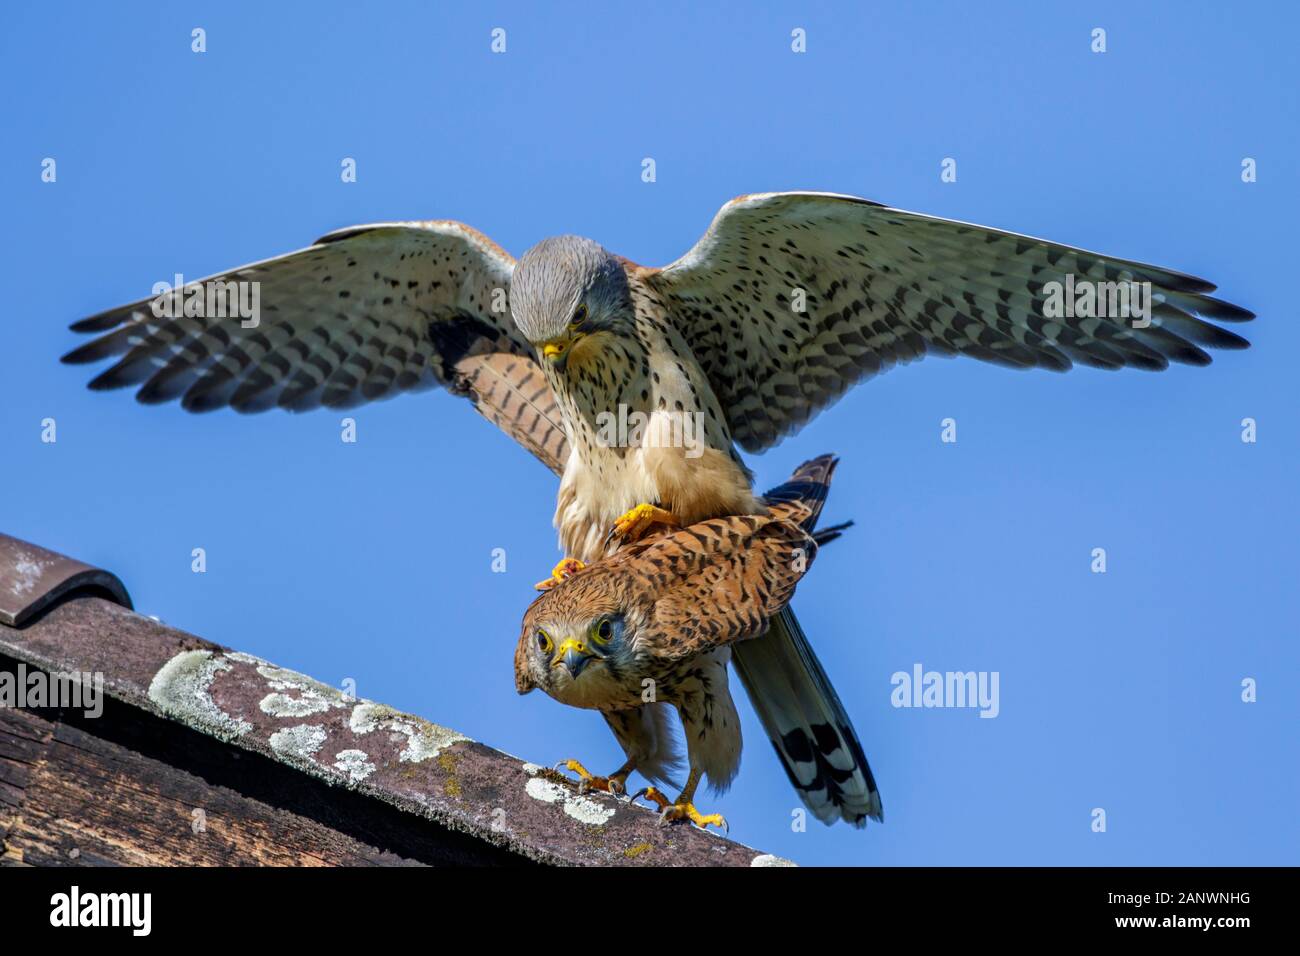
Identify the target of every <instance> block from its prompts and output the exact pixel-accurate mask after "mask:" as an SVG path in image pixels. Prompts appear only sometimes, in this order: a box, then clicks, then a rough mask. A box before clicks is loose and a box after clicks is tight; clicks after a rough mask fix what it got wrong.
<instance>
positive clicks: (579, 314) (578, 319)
mask: <svg viewBox="0 0 1300 956" xmlns="http://www.w3.org/2000/svg"><path fill="white" fill-rule="evenodd" d="M586 321H587V303H585V302H584V303H582V304H581V305H579V306H578V308H577V309H575V310H574V313H573V318H572V319H571V320H570V321H569V328H571V329H576V328H577V327H578V326H580V325H582V323H583V322H586Z"/></svg>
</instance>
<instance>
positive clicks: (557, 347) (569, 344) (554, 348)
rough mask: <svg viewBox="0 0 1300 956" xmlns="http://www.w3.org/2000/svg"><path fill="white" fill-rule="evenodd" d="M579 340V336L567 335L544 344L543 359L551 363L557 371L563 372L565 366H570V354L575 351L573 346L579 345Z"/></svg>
mask: <svg viewBox="0 0 1300 956" xmlns="http://www.w3.org/2000/svg"><path fill="white" fill-rule="evenodd" d="M578 338H579V336H577V335H566V336H564V337H562V338H558V339H552V340H551V341H549V342H546V343H544V344H543V345H542V358H543V359H545V360H546V361H548V362H550V363H551V365H552V367H554V368H555V369H556V371H559V372H563V371H564V369H565V366H567V365H568V364H569V354H570V353H571V352H572V351H573V346H574V345H575V344H576V343H577V341H578Z"/></svg>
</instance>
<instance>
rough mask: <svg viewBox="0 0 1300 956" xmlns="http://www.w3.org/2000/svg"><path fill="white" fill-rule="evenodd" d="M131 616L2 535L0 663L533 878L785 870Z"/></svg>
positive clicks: (66, 562) (109, 594)
mask: <svg viewBox="0 0 1300 956" xmlns="http://www.w3.org/2000/svg"><path fill="white" fill-rule="evenodd" d="M33 555H36V556H37V557H38V560H36V561H32V560H31V558H32V556H33ZM6 589H8V591H6ZM6 593H8V595H9V596H8V597H7V598H6ZM129 600H130V599H129V597H127V594H126V589H125V588H124V587H122V585H121V582H119V581H118V580H117V578H116V577H114V576H113V575H111V574H108V573H107V572H103V571H101V570H100V569H97V568H91V567H89V566H87V565H83V564H81V563H80V562H76V561H73V560H72V559H68V558H65V557H64V556H62V555H58V554H56V553H54V552H50V551H47V550H46V549H41V548H36V547H35V546H33V545H30V544H28V543H26V542H22V541H19V540H18V539H15V538H10V537H7V536H4V535H0V612H7V615H6V616H5V617H0V654H3V655H6V656H9V657H12V658H14V659H15V660H16V661H18V662H20V663H22V664H25V665H26V666H28V667H32V668H37V669H40V670H42V671H45V672H46V673H48V674H51V675H56V674H57V675H66V676H67V677H69V678H71V677H73V676H75V677H76V681H74V682H73V683H74V684H75V683H79V684H80V685H81V687H82V688H84V689H85V691H86V693H88V694H89V693H94V692H95V690H96V689H97V688H98V689H102V692H103V693H105V694H107V695H109V696H110V697H112V698H114V699H117V700H120V701H122V702H124V703H126V704H128V705H130V706H132V707H137V708H140V709H142V710H145V711H147V712H150V713H153V714H156V715H159V716H162V717H164V718H167V719H168V720H172V721H176V722H177V723H179V724H182V725H184V726H186V727H189V728H191V729H192V730H196V731H199V732H201V733H203V734H206V735H208V736H210V737H213V738H216V739H217V740H220V741H223V742H224V743H225V745H227V746H230V747H236V748H241V749H243V750H249V751H253V752H255V753H259V754H262V755H263V756H266V757H268V758H270V759H272V760H275V761H277V762H279V763H281V764H284V765H286V766H289V767H292V768H293V769H295V770H297V771H299V772H302V773H306V774H311V775H312V776H314V777H316V778H318V779H321V780H323V781H325V782H326V783H328V784H331V785H334V786H338V787H341V788H346V789H350V790H354V791H357V792H360V793H362V794H364V795H366V796H369V797H372V798H374V799H377V800H381V801H383V802H385V803H387V804H390V805H392V806H393V807H396V808H397V809H399V810H401V811H403V812H405V813H410V814H413V815H415V816H417V817H420V818H424V819H430V820H433V821H435V822H437V823H439V824H441V825H443V826H445V827H448V828H449V829H452V830H455V831H459V832H461V833H464V834H467V835H470V836H471V837H473V838H475V839H479V840H482V841H485V842H486V843H489V844H492V845H494V846H498V847H502V848H505V849H507V850H509V851H512V852H514V853H518V854H520V855H521V856H523V857H526V858H528V859H531V860H536V861H538V862H542V863H551V864H560V865H603V866H609V865H650V866H782V865H792V864H790V863H789V861H786V860H782V859H780V858H778V857H775V856H772V855H770V854H764V853H760V852H758V851H757V850H754V849H752V848H750V847H747V846H744V845H742V844H739V843H736V842H734V841H731V840H727V839H724V838H722V837H720V836H717V835H715V834H713V833H706V832H704V831H701V830H698V829H695V828H693V827H689V826H687V825H684V824H675V825H671V826H661V825H660V824H659V820H658V817H657V816H656V814H655V813H654V812H653V811H651V810H650V809H649V808H647V807H643V806H640V805H633V804H630V803H627V802H625V801H623V800H620V799H617V798H614V797H611V796H609V795H606V794H601V793H588V794H579V793H578V792H577V789H576V787H575V786H574V784H573V782H572V780H570V779H569V778H566V777H564V776H562V775H560V774H558V773H555V772H553V771H551V770H549V769H546V768H543V767H540V766H538V765H536V764H532V763H528V762H526V761H523V760H520V759H519V758H517V757H513V756H511V755H509V754H506V753H503V752H501V751H499V750H495V749H493V748H491V747H489V746H487V745H485V744H482V743H479V742H477V741H473V740H470V739H469V738H468V737H466V736H465V735H463V734H460V733H458V732H456V731H454V730H451V729H449V728H447V727H442V726H440V725H438V724H434V723H432V722H430V721H428V720H425V719H424V718H422V717H418V716H415V715H412V714H406V713H401V712H399V711H397V710H395V709H393V708H391V707H388V706H386V705H384V704H381V703H377V702H375V701H371V700H366V699H363V698H355V697H351V696H349V695H348V694H346V693H345V692H344V691H342V690H339V689H338V688H335V687H332V686H330V685H328V684H325V683H323V682H321V681H317V680H315V679H313V678H311V677H308V676H306V675H303V674H299V673H297V672H295V671H291V670H288V669H286V668H282V667H278V666H276V665H275V664H272V663H270V662H268V661H264V660H261V659H260V658H257V657H254V656H252V655H250V654H245V653H242V652H238V651H233V650H230V649H229V648H227V647H224V646H222V645H220V644H216V643H213V642H211V641H208V640H205V639H203V638H201V637H197V636H195V635H192V634H188V633H186V632H184V631H180V630H177V629H175V628H172V627H169V626H168V625H166V624H163V623H161V622H159V621H157V620H155V619H152V618H148V617H144V616H142V615H140V614H137V613H136V612H134V611H133V610H131V609H130V605H129ZM10 620H16V621H17V625H16V626H15V625H14V624H11V623H9V622H10Z"/></svg>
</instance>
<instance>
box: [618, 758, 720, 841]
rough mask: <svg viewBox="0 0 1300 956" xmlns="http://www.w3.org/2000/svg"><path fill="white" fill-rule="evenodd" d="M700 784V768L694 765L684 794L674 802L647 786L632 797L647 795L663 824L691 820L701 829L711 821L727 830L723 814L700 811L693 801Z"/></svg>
mask: <svg viewBox="0 0 1300 956" xmlns="http://www.w3.org/2000/svg"><path fill="white" fill-rule="evenodd" d="M699 785H700V769H699V768H698V767H693V768H691V775H690V778H689V779H688V780H687V781H686V788H685V789H684V790H683V791H682V795H681V796H680V797H678V798H677V799H676V800H675V801H673V802H672V803H670V802H669V801H668V798H667V797H665V796H664V795H663V794H662V793H660V792H659V791H658V790H656V789H655V788H654V787H646V788H645V789H644V790H642V791H640V792H639V793H637V794H636V795H635V796H633V798H632V799H633V800H635V799H636V798H637V797H645V798H646V799H647V800H649V801H650V802H651V803H653V804H655V806H657V807H658V808H659V822H660V823H661V824H663V823H668V822H670V821H673V820H690V821H691V822H692V823H694V824H695V825H696V826H697V827H700V828H701V829H705V828H707V827H708V826H709V824H710V823H711V824H713V825H714V826H715V827H719V828H721V829H722V830H724V831H725V830H727V821H726V820H725V819H724V818H723V816H722V814H720V813H710V814H703V813H700V811H699V810H696V809H695V804H694V803H693V802H692V801H694V799H695V788H696V787H698V786H699Z"/></svg>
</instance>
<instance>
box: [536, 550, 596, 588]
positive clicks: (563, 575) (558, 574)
mask: <svg viewBox="0 0 1300 956" xmlns="http://www.w3.org/2000/svg"><path fill="white" fill-rule="evenodd" d="M585 567H586V565H585V564H583V563H582V562H581V561H579V560H578V559H577V558H565V559H564V560H562V561H560V563H559V564H557V565H556V566H555V567H554V568H552V569H551V576H550V577H549V578H546V579H545V580H543V581H538V582H537V583H536V584H534V585H533V587H534V588H535V589H536V590H538V591H549V590H550V589H551V588H553V587H555V586H556V585H557V584H563V583H564V582H565V580H566V579H568V578H571V577H573V576H574V575H575V574H577V573H578V572H579V571H581V570H582V569H583V568H585Z"/></svg>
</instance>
